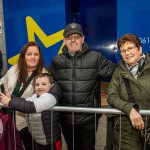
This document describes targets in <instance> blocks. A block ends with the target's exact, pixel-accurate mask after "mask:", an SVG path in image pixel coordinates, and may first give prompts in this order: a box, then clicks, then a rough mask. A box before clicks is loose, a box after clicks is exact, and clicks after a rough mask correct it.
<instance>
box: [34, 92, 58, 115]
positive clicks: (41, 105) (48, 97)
mask: <svg viewBox="0 0 150 150" xmlns="http://www.w3.org/2000/svg"><path fill="white" fill-rule="evenodd" d="M56 102H57V101H56V98H55V97H54V96H53V95H52V94H50V93H44V94H42V95H41V96H40V97H38V98H36V100H35V102H34V105H35V108H36V112H42V111H45V110H48V109H50V108H52V107H53V106H55V104H56Z"/></svg>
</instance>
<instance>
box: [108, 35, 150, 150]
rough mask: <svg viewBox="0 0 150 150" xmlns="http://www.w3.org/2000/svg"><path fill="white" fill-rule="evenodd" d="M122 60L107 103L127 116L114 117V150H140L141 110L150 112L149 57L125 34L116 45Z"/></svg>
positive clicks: (137, 41)
mask: <svg viewBox="0 0 150 150" xmlns="http://www.w3.org/2000/svg"><path fill="white" fill-rule="evenodd" d="M117 46H118V49H119V51H120V54H121V56H122V60H121V61H120V62H119V66H118V68H117V69H116V71H115V72H114V74H113V78H112V80H111V83H110V85H109V90H108V97H107V100H108V103H109V104H110V105H111V106H112V107H114V108H116V109H119V110H121V111H122V112H123V113H124V114H125V115H123V116H121V120H120V116H116V117H115V126H114V136H113V147H114V150H118V149H120V150H133V149H134V150H141V149H143V146H146V145H144V144H143V143H142V141H141V137H140V132H141V130H143V129H144V127H145V126H146V123H145V121H144V117H142V116H141V115H140V113H139V110H140V109H147V110H148V109H149V108H150V57H149V55H148V54H147V53H142V46H141V43H140V40H139V38H138V37H137V36H136V35H135V34H125V35H123V36H122V37H121V38H120V39H119V40H118V42H117ZM147 148H148V147H147Z"/></svg>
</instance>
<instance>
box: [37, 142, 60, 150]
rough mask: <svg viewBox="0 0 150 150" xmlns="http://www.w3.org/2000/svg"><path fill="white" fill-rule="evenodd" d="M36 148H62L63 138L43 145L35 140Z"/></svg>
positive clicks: (41, 149) (53, 149) (47, 149)
mask: <svg viewBox="0 0 150 150" xmlns="http://www.w3.org/2000/svg"><path fill="white" fill-rule="evenodd" d="M35 146H36V150H61V140H57V141H56V142H55V143H54V144H48V145H41V144H38V143H36V142H35Z"/></svg>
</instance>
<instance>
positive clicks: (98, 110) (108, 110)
mask: <svg viewBox="0 0 150 150" xmlns="http://www.w3.org/2000/svg"><path fill="white" fill-rule="evenodd" d="M0 107H4V106H3V104H2V103H0ZM52 110H53V111H58V112H81V113H96V114H97V113H101V114H118V115H120V116H121V114H124V113H123V112H121V111H120V110H117V109H114V108H111V107H108V108H83V107H64V106H55V107H53V108H52ZM139 113H140V114H141V115H144V116H147V115H148V116H150V110H140V112H139ZM108 122H109V120H107V124H108ZM106 126H107V130H108V129H109V127H108V125H106ZM111 130H112V131H113V128H112V129H111ZM112 131H111V132H112ZM106 132H108V131H106ZM94 134H95V135H96V132H95V133H94ZM106 134H107V133H106ZM109 134H110V129H109ZM107 136H108V138H110V136H109V135H107ZM108 138H107V139H106V140H108ZM110 143H111V141H109V142H108V141H106V147H107V144H108V145H109V144H110ZM106 147H105V148H106ZM105 148H104V149H105ZM110 149H111V148H107V150H110ZM64 150H66V149H64Z"/></svg>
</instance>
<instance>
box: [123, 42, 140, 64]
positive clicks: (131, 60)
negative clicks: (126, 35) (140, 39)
mask: <svg viewBox="0 0 150 150" xmlns="http://www.w3.org/2000/svg"><path fill="white" fill-rule="evenodd" d="M120 54H121V56H122V58H123V60H124V61H125V63H127V64H129V65H131V66H134V65H136V63H137V62H138V61H139V60H140V56H141V54H142V48H141V47H136V46H135V44H134V43H131V42H126V43H125V44H123V45H122V46H121V47H120Z"/></svg>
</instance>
